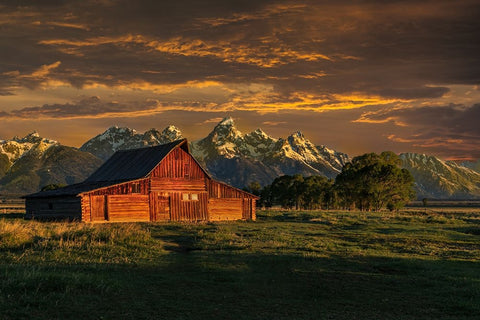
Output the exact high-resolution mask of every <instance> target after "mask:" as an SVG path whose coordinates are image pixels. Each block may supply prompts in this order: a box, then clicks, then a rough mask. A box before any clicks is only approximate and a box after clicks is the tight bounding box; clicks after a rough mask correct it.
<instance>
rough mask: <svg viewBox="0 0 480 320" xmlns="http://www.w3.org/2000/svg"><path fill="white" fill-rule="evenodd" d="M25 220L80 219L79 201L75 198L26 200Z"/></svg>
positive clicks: (80, 208)
mask: <svg viewBox="0 0 480 320" xmlns="http://www.w3.org/2000/svg"><path fill="white" fill-rule="evenodd" d="M25 211H26V214H25V218H26V219H70V220H80V219H81V217H82V207H81V199H80V198H79V197H75V196H65V197H52V198H45V199H44V198H27V199H26V200H25Z"/></svg>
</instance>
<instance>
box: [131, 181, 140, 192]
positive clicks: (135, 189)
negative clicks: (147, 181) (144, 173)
mask: <svg viewBox="0 0 480 320" xmlns="http://www.w3.org/2000/svg"><path fill="white" fill-rule="evenodd" d="M132 193H140V183H133V184H132Z"/></svg>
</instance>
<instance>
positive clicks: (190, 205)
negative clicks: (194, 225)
mask: <svg viewBox="0 0 480 320" xmlns="http://www.w3.org/2000/svg"><path fill="white" fill-rule="evenodd" d="M184 194H187V195H191V193H187V192H173V193H170V199H171V200H170V218H171V220H173V221H202V220H208V210H207V201H208V195H207V193H206V192H202V193H198V194H197V196H198V200H183V195H184Z"/></svg>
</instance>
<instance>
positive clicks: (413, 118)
mask: <svg viewBox="0 0 480 320" xmlns="http://www.w3.org/2000/svg"><path fill="white" fill-rule="evenodd" d="M478 119H480V104H474V105H472V106H469V107H467V106H464V105H448V106H426V107H419V108H408V109H398V110H382V111H377V112H371V113H366V114H363V115H362V117H361V120H360V122H366V123H385V122H392V123H396V124H397V125H400V126H402V127H404V129H405V130H392V131H397V132H398V133H396V134H392V135H391V136H390V139H392V140H393V141H396V142H404V143H408V144H410V145H413V146H414V147H422V148H424V149H426V150H429V151H430V152H433V153H436V154H441V155H443V156H445V157H458V158H479V157H480V126H479V125H478Z"/></svg>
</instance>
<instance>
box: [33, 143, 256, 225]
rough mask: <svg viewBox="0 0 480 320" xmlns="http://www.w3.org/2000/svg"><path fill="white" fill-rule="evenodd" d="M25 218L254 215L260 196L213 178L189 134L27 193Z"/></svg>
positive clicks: (92, 219) (130, 152) (160, 218)
mask: <svg viewBox="0 0 480 320" xmlns="http://www.w3.org/2000/svg"><path fill="white" fill-rule="evenodd" d="M25 199H26V200H25V203H26V218H27V219H55V218H61V219H73V220H81V221H84V222H129V221H169V220H170V221H218V220H238V219H244V220H255V218H256V216H255V201H256V200H257V199H258V197H257V196H255V195H253V194H250V193H248V192H245V191H243V190H240V189H237V188H234V187H232V186H229V185H227V184H225V183H222V182H219V181H215V180H214V179H212V178H211V177H210V175H209V174H208V173H207V172H206V171H205V170H204V169H203V168H202V167H201V166H200V165H199V164H198V162H197V161H196V160H195V159H194V158H193V156H192V155H191V154H190V149H189V146H188V142H187V140H186V139H183V140H178V141H174V142H171V143H168V144H164V145H159V146H155V147H146V148H140V149H133V150H122V151H117V152H116V153H115V154H113V155H112V157H111V158H110V159H108V160H107V161H106V162H105V163H104V164H103V165H102V166H101V167H100V168H98V170H97V171H95V172H94V173H93V174H92V175H91V176H90V177H89V178H87V179H86V180H85V181H84V182H82V183H78V184H73V185H69V186H67V187H64V188H60V189H56V190H50V191H43V192H38V193H34V194H30V195H27V196H26V197H25Z"/></svg>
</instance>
